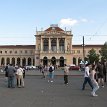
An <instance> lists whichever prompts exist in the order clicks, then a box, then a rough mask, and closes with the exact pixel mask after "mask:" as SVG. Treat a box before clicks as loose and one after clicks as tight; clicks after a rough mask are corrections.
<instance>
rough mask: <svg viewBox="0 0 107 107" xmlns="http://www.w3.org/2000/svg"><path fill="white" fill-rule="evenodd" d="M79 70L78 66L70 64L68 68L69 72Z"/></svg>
mask: <svg viewBox="0 0 107 107" xmlns="http://www.w3.org/2000/svg"><path fill="white" fill-rule="evenodd" d="M79 69H80V67H79V66H78V65H75V64H71V65H70V66H69V70H79Z"/></svg>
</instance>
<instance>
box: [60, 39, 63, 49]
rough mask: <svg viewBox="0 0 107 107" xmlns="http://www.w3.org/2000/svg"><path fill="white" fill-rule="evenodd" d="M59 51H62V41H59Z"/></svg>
mask: <svg viewBox="0 0 107 107" xmlns="http://www.w3.org/2000/svg"><path fill="white" fill-rule="evenodd" d="M59 51H64V39H60V41H59Z"/></svg>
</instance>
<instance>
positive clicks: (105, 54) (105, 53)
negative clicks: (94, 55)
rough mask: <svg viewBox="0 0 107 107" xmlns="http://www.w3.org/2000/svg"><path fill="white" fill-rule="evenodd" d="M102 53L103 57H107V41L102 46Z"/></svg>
mask: <svg viewBox="0 0 107 107" xmlns="http://www.w3.org/2000/svg"><path fill="white" fill-rule="evenodd" d="M100 55H101V56H102V59H107V42H105V44H104V45H103V46H102V48H101V50H100Z"/></svg>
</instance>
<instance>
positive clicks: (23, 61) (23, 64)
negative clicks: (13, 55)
mask: <svg viewBox="0 0 107 107" xmlns="http://www.w3.org/2000/svg"><path fill="white" fill-rule="evenodd" d="M25 65H26V58H23V59H22V66H25Z"/></svg>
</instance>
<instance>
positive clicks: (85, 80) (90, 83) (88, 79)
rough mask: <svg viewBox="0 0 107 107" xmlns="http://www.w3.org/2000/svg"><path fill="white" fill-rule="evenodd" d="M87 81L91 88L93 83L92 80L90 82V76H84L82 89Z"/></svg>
mask: <svg viewBox="0 0 107 107" xmlns="http://www.w3.org/2000/svg"><path fill="white" fill-rule="evenodd" d="M87 82H88V84H89V85H90V86H91V88H92V89H93V85H92V82H91V79H90V77H85V78H84V83H83V87H82V90H84V89H85V85H86V84H87Z"/></svg>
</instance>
